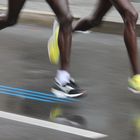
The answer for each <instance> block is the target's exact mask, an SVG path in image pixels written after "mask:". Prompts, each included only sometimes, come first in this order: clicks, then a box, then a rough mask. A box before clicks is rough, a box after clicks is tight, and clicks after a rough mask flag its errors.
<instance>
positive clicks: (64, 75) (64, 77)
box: [55, 70, 70, 85]
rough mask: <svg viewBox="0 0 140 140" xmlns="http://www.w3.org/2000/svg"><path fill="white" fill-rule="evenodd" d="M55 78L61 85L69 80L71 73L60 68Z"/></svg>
mask: <svg viewBox="0 0 140 140" xmlns="http://www.w3.org/2000/svg"><path fill="white" fill-rule="evenodd" d="M55 80H56V81H57V82H58V83H60V84H61V85H64V84H66V83H68V82H69V80H70V74H69V73H68V72H67V71H65V70H58V71H57V74H56V78H55Z"/></svg>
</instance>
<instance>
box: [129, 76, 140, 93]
mask: <svg viewBox="0 0 140 140" xmlns="http://www.w3.org/2000/svg"><path fill="white" fill-rule="evenodd" d="M128 89H129V90H130V91H132V92H133V93H140V74H137V75H134V76H133V77H132V78H131V79H129V80H128Z"/></svg>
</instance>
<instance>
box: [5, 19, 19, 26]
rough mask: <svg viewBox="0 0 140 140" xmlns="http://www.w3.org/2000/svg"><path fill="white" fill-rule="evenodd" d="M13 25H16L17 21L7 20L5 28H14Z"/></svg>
mask: <svg viewBox="0 0 140 140" xmlns="http://www.w3.org/2000/svg"><path fill="white" fill-rule="evenodd" d="M15 24H17V20H9V19H8V20H7V26H14V25H15Z"/></svg>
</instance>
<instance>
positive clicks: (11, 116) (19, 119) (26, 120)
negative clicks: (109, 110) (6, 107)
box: [0, 111, 107, 139]
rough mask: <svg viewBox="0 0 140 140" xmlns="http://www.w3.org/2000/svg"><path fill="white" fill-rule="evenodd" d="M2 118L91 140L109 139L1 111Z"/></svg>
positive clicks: (95, 133)
mask: <svg viewBox="0 0 140 140" xmlns="http://www.w3.org/2000/svg"><path fill="white" fill-rule="evenodd" d="M0 118H4V119H8V120H12V121H17V122H21V123H26V124H30V125H35V126H39V127H44V128H49V129H53V130H57V131H61V132H65V133H69V134H74V135H78V136H81V137H86V138H91V139H99V138H104V137H107V135H105V134H101V133H97V132H94V131H90V130H85V129H80V128H76V127H72V126H68V125H62V124H58V123H54V122H49V121H45V120H40V119H35V118H31V117H27V116H22V115H17V114H14V113H8V112H4V111H0Z"/></svg>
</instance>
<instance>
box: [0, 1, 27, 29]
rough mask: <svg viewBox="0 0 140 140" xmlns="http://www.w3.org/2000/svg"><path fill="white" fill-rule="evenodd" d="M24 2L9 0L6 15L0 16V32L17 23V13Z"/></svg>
mask: <svg viewBox="0 0 140 140" xmlns="http://www.w3.org/2000/svg"><path fill="white" fill-rule="evenodd" d="M24 3H25V0H9V1H8V12H7V15H4V16H3V15H2V16H0V30H1V29H4V28H6V27H8V26H13V25H15V24H16V23H17V20H18V17H19V13H20V11H21V9H22V7H23V5H24Z"/></svg>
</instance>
